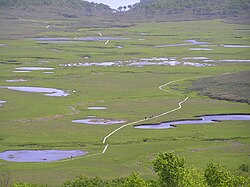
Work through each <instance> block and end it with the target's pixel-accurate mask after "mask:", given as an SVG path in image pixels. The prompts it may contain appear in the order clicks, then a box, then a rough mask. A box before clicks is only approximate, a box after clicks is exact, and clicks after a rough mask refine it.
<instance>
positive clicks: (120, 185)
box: [13, 152, 250, 187]
mask: <svg viewBox="0 0 250 187" xmlns="http://www.w3.org/2000/svg"><path fill="white" fill-rule="evenodd" d="M153 170H154V172H155V173H156V174H157V175H158V178H157V179H149V180H145V179H143V178H141V177H140V176H139V175H138V173H131V174H130V175H129V176H128V177H123V178H116V179H112V180H105V179H102V178H101V177H94V178H88V177H85V176H78V177H76V178H75V179H73V180H68V181H66V182H64V184H63V185H62V187H236V186H237V187H247V186H249V184H250V183H249V177H248V170H249V168H248V165H247V164H242V165H241V166H240V167H239V169H238V170H237V171H236V172H231V171H229V170H228V169H227V168H226V167H224V166H223V165H222V164H220V163H214V162H212V163H209V164H208V165H207V167H206V169H205V170H204V171H201V170H199V169H197V168H195V167H190V166H188V165H187V163H186V160H185V159H184V158H183V157H180V156H177V155H175V154H174V153H173V152H166V153H162V154H159V155H158V156H157V157H156V158H155V160H154V161H153ZM46 186H47V185H35V184H28V183H19V184H15V185H13V187H46Z"/></svg>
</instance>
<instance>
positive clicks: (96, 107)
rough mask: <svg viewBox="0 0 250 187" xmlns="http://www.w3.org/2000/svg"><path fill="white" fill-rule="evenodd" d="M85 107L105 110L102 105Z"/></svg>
mask: <svg viewBox="0 0 250 187" xmlns="http://www.w3.org/2000/svg"><path fill="white" fill-rule="evenodd" d="M87 109H88V110H107V107H104V106H90V107H88V108H87Z"/></svg>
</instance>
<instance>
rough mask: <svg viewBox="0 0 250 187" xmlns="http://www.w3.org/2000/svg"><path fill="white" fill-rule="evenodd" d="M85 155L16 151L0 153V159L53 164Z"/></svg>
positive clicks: (62, 151) (64, 151)
mask: <svg viewBox="0 0 250 187" xmlns="http://www.w3.org/2000/svg"><path fill="white" fill-rule="evenodd" d="M85 154H87V152H85V151H80V150H68V151H66V150H17V151H5V152H2V153H0V159H3V160H6V161H10V162H53V161H58V160H63V159H67V158H74V157H77V156H82V155H85Z"/></svg>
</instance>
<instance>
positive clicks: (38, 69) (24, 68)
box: [16, 67, 55, 71]
mask: <svg viewBox="0 0 250 187" xmlns="http://www.w3.org/2000/svg"><path fill="white" fill-rule="evenodd" d="M53 69H55V68H45V67H21V68H16V70H18V71H40V70H41V71H44V70H53Z"/></svg>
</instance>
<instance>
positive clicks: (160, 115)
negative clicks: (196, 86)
mask: <svg viewBox="0 0 250 187" xmlns="http://www.w3.org/2000/svg"><path fill="white" fill-rule="evenodd" d="M192 78H197V77H191V78H185V79H178V80H174V81H170V82H168V83H166V84H163V85H161V86H159V89H160V90H161V91H164V92H168V93H170V92H172V91H170V90H166V89H164V87H166V86H168V85H170V84H172V83H175V82H179V81H183V80H187V79H192ZM188 99H189V97H186V98H185V99H184V100H182V101H180V102H179V103H178V107H177V108H174V109H172V110H169V111H166V112H164V113H161V114H159V115H156V116H153V117H151V118H146V119H141V120H138V121H134V122H131V123H128V124H125V125H122V126H121V127H119V128H117V129H115V130H114V131H112V132H111V133H109V134H108V135H107V136H105V137H104V138H103V141H102V143H103V144H106V141H107V139H108V138H109V137H110V136H112V135H113V134H115V133H116V132H118V131H120V130H121V129H123V128H125V127H128V126H131V125H135V124H138V123H141V122H145V121H148V120H151V119H156V118H159V117H162V116H164V115H167V114H170V113H172V112H175V111H177V110H180V109H181V108H182V104H183V103H184V102H186V101H187V100H188ZM108 146H109V145H108V144H106V145H105V148H104V149H103V152H102V154H104V153H105V152H106V151H107V149H108Z"/></svg>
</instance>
